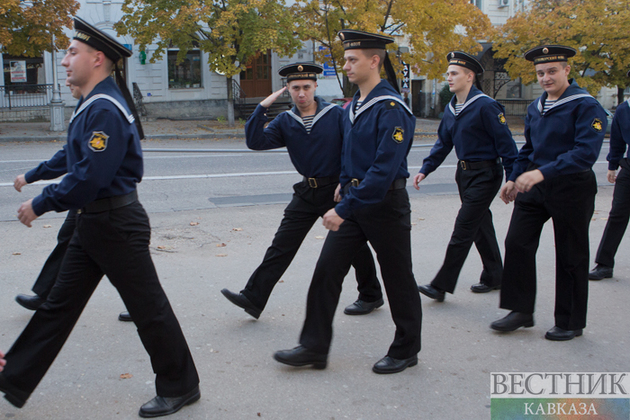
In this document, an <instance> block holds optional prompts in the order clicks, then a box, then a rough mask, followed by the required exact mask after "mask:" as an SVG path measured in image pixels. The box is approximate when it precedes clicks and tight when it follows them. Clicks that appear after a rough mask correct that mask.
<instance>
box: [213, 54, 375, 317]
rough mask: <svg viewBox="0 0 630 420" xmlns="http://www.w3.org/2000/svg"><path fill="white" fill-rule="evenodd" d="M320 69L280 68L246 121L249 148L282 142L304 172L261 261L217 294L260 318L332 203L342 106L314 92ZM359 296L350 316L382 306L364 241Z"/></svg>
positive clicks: (348, 311) (358, 259) (359, 265)
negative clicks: (271, 111) (234, 287)
mask: <svg viewBox="0 0 630 420" xmlns="http://www.w3.org/2000/svg"><path fill="white" fill-rule="evenodd" d="M322 71H323V68H322V67H321V66H319V65H316V64H312V63H295V64H290V65H287V66H284V67H282V68H281V69H280V70H279V71H278V73H279V74H280V76H283V77H286V78H287V86H286V88H282V89H280V90H278V91H276V92H274V93H272V94H271V95H270V96H269V97H267V98H265V100H263V101H262V102H261V103H260V104H259V105H258V106H257V107H256V110H255V111H254V113H253V114H252V115H251V116H250V117H249V119H248V120H247V123H246V124H245V136H246V141H247V147H249V148H250V149H253V150H269V149H275V148H279V147H286V148H287V151H288V152H289V157H290V158H291V162H293V165H294V166H295V169H296V170H297V171H298V173H300V174H301V175H302V176H303V179H302V181H301V182H298V183H297V184H295V185H294V186H293V190H294V194H293V199H292V200H291V202H290V203H289V205H288V206H287V208H286V209H285V210H284V218H283V219H282V222H281V223H280V227H279V228H278V231H277V232H276V235H275V237H274V238H273V242H272V244H271V246H270V247H269V248H268V249H267V252H266V253H265V257H264V259H263V261H262V263H261V264H260V265H259V266H258V268H257V269H256V270H255V271H254V273H253V274H252V275H251V277H250V278H249V281H248V282H247V285H246V286H245V288H244V289H243V290H241V292H240V293H234V292H231V291H230V290H228V289H223V290H221V293H223V295H224V296H225V297H226V298H227V299H229V300H230V302H232V303H234V304H235V305H237V306H239V307H241V308H243V309H245V312H247V313H248V314H250V315H251V316H253V317H254V318H256V319H258V317H259V316H260V314H261V313H262V311H263V309H264V308H265V305H266V304H267V301H268V300H269V296H270V295H271V292H272V290H273V288H274V286H275V285H276V283H278V281H279V280H280V278H281V277H282V275H283V274H284V272H285V271H286V270H287V268H289V265H290V264H291V261H293V258H294V257H295V254H296V253H297V252H298V250H299V249H300V245H302V242H303V241H304V238H305V237H306V235H307V234H308V232H309V231H310V229H311V227H313V224H314V223H315V221H316V220H317V219H318V218H319V217H322V216H323V215H324V214H325V213H326V212H327V211H328V210H330V209H331V208H333V207H334V206H335V189H336V188H337V186H338V185H339V172H340V171H341V144H342V141H343V124H342V118H343V109H342V108H341V107H340V106H338V105H334V104H330V103H327V102H325V101H324V100H323V99H322V98H320V97H318V96H315V89H316V88H317V75H318V74H320V73H321V72H322ZM285 90H288V91H289V93H290V94H291V98H292V99H293V103H294V104H295V106H294V107H293V108H292V109H291V110H289V111H285V112H282V113H281V114H280V115H278V116H277V117H276V118H274V120H273V121H271V122H270V123H269V125H268V126H267V127H266V128H265V124H266V123H267V114H266V112H267V109H268V108H269V107H270V106H271V104H273V103H274V102H275V101H276V100H277V98H278V97H279V96H280V95H281V94H282V93H283V92H284V91H285ZM353 265H354V267H355V270H356V278H357V282H358V289H359V298H358V299H357V301H356V302H354V303H353V304H351V305H350V306H348V307H347V308H346V309H345V313H346V314H348V315H364V314H368V313H370V312H372V311H373V310H374V309H376V308H378V307H380V306H382V305H383V294H382V292H381V287H380V285H379V282H378V278H377V277H376V267H375V265H374V258H373V257H372V252H371V251H370V249H369V247H368V246H367V245H364V246H363V247H362V248H361V250H360V252H359V253H357V256H356V257H355V259H354V261H353Z"/></svg>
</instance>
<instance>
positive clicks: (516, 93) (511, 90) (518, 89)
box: [505, 78, 523, 99]
mask: <svg viewBox="0 0 630 420" xmlns="http://www.w3.org/2000/svg"><path fill="white" fill-rule="evenodd" d="M522 87H523V85H522V84H521V79H520V78H519V79H516V80H513V81H511V82H509V83H508V84H507V87H506V89H507V90H506V92H505V97H506V98H507V99H520V98H521V97H522Z"/></svg>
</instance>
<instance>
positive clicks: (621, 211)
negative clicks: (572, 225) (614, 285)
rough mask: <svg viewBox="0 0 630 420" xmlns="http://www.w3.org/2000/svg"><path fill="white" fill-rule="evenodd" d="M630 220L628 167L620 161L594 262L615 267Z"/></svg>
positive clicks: (623, 160) (625, 161)
mask: <svg viewBox="0 0 630 420" xmlns="http://www.w3.org/2000/svg"><path fill="white" fill-rule="evenodd" d="M628 220H630V165H629V164H628V160H627V159H622V160H621V170H620V171H619V174H618V175H617V179H616V180H615V190H614V192H613V201H612V208H611V209H610V213H609V214H608V221H607V222H606V228H604V234H603V235H602V240H601V242H600V243H599V248H598V249H597V256H596V257H595V262H596V263H597V264H601V265H605V266H606V267H614V266H615V254H616V253H617V249H619V244H620V243H621V240H622V239H623V235H624V233H625V232H626V228H627V227H628Z"/></svg>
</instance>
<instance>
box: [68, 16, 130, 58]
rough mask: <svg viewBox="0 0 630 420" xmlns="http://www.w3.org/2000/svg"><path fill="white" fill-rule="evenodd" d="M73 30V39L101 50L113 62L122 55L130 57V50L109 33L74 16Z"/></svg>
mask: <svg viewBox="0 0 630 420" xmlns="http://www.w3.org/2000/svg"><path fill="white" fill-rule="evenodd" d="M74 30H75V34H74V37H73V39H76V40H77V41H81V42H83V43H85V44H87V45H89V46H90V47H92V48H94V49H96V50H98V51H102V52H103V54H105V56H106V57H107V58H109V59H110V60H112V61H113V62H114V63H116V62H118V60H120V59H121V58H123V57H131V51H130V50H129V49H128V48H125V47H124V46H123V45H122V44H121V43H119V42H118V41H116V40H115V39H114V38H112V37H111V36H110V35H107V34H106V33H105V32H103V31H101V30H99V29H96V28H95V27H94V26H92V25H90V24H89V23H87V22H86V21H84V20H83V19H81V18H79V17H76V16H75V18H74Z"/></svg>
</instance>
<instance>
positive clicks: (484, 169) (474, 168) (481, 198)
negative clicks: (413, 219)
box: [414, 51, 517, 302]
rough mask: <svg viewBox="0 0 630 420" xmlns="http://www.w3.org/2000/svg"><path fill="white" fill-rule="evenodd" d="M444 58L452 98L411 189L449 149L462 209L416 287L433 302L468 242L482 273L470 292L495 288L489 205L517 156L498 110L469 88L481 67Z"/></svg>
mask: <svg viewBox="0 0 630 420" xmlns="http://www.w3.org/2000/svg"><path fill="white" fill-rule="evenodd" d="M447 60H448V62H449V66H448V70H447V72H446V75H447V81H448V84H449V88H450V90H451V92H453V93H454V94H455V95H454V96H453V99H452V100H451V102H450V103H449V104H448V106H447V107H446V109H445V110H444V117H443V118H442V121H441V122H440V127H439V128H438V140H437V141H436V143H435V145H434V146H433V148H432V149H431V153H430V154H429V156H427V157H426V158H425V159H424V161H423V163H422V168H421V169H420V172H419V173H418V174H417V175H416V176H415V177H414V187H415V188H416V189H420V187H419V185H418V184H419V183H420V182H421V181H422V180H423V179H424V178H426V177H427V176H428V175H429V174H430V173H431V172H433V171H434V170H436V169H437V168H438V167H439V166H440V165H441V164H442V162H443V161H444V159H445V158H446V156H448V154H449V153H450V152H451V150H452V149H453V146H454V147H455V153H456V154H457V158H458V159H459V162H458V163H457V172H456V173H455V180H456V182H457V188H458V190H459V197H460V199H461V201H462V206H461V208H460V209H459V213H458V214H457V218H456V219H455V229H454V230H453V234H452V235H451V240H450V242H449V244H448V247H447V248H446V256H445V257H444V263H443V264H442V267H441V268H440V271H438V273H437V274H436V276H435V278H434V279H433V281H432V282H431V283H430V284H427V285H424V286H419V287H418V290H420V292H421V293H422V294H424V295H426V296H428V297H430V298H432V299H435V300H437V301H438V302H442V301H443V300H444V295H445V292H448V293H453V292H454V290H455V285H456V284H457V279H458V277H459V273H460V272H461V270H462V266H463V265H464V262H465V261H466V257H467V256H468V252H469V251H470V247H471V246H472V244H473V242H474V243H475V246H476V247H477V250H478V251H479V255H480V256H481V261H482V262H483V271H482V273H481V278H480V281H479V284H475V285H472V286H471V288H470V289H471V290H472V291H473V292H475V293H486V292H490V291H492V290H495V289H499V288H500V287H501V275H502V272H503V264H502V262H501V252H500V251H499V244H498V243H497V238H496V234H495V232H494V225H493V224H492V212H491V211H490V204H491V203H492V200H494V198H495V197H496V195H497V192H498V191H499V188H500V187H501V182H502V180H503V171H504V170H505V175H506V177H509V176H510V173H511V172H512V163H513V162H514V159H516V155H517V149H516V144H515V143H514V140H513V139H512V133H511V132H510V130H509V128H508V126H507V123H506V120H505V111H504V109H503V106H502V105H501V104H499V103H498V102H497V101H495V100H494V99H492V98H490V97H489V96H488V95H486V94H484V93H483V92H482V91H481V90H480V89H478V88H477V87H475V86H474V83H475V82H476V83H477V85H478V86H479V87H480V84H479V81H478V78H479V77H481V75H482V74H483V67H482V66H481V64H480V63H479V62H478V61H477V60H476V59H475V58H474V57H472V56H470V55H468V54H466V53H464V52H461V51H454V52H451V53H449V54H448V56H447ZM501 164H503V166H502V165H501Z"/></svg>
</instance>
